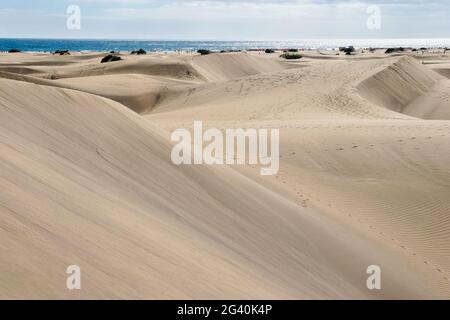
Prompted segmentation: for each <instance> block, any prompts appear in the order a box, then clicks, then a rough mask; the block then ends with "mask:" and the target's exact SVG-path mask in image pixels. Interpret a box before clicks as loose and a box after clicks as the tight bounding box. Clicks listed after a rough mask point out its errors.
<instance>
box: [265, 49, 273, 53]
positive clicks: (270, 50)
mask: <svg viewBox="0 0 450 320" xmlns="http://www.w3.org/2000/svg"><path fill="white" fill-rule="evenodd" d="M265 53H275V50H273V49H266V50H265Z"/></svg>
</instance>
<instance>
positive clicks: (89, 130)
mask: <svg viewBox="0 0 450 320" xmlns="http://www.w3.org/2000/svg"><path fill="white" fill-rule="evenodd" d="M303 54H304V56H305V57H304V58H302V59H300V60H298V61H285V60H283V59H281V58H279V57H278V56H279V54H277V53H275V54H264V53H258V52H252V53H245V52H243V53H222V54H212V55H206V56H199V55H197V54H180V53H170V54H149V55H146V56H131V55H127V54H124V55H122V56H123V58H124V60H123V61H119V62H111V63H106V64H100V59H101V57H102V56H103V54H101V53H92V54H72V55H70V56H53V55H47V54H0V78H1V79H0V149H1V152H0V189H1V190H2V192H1V193H0V298H1V299H19V298H20V299H24V298H31V299H96V298H97V299H174V298H176V299H215V298H218V299H333V298H338V299H400V298H404V299H420V298H423V299H432V298H450V282H449V279H450V258H449V257H450V246H449V243H450V219H449V216H448V213H449V209H450V199H449V197H448V195H449V193H450V183H449V181H450V162H449V161H448V159H449V154H450V142H449V141H450V140H449V137H450V122H449V121H448V120H450V111H449V110H450V109H449V108H450V103H449V96H450V85H449V81H450V80H449V79H448V72H447V71H448V70H449V67H448V66H449V65H450V55H447V56H443V55H428V56H424V55H414V54H406V55H395V56H385V55H384V54H382V53H376V54H371V53H365V54H359V55H357V56H351V57H345V56H343V55H339V56H336V55H328V54H324V53H321V52H306V53H303ZM194 120H202V121H203V122H204V125H205V127H215V128H220V129H225V128H239V127H243V128H279V129H280V137H281V141H280V149H281V150H280V155H281V158H280V171H279V172H278V174H277V175H275V176H261V175H259V169H258V168H257V167H255V166H250V165H245V166H237V165H230V166H206V165H199V166H175V165H174V164H173V163H172V162H171V160H170V152H171V148H172V143H171V142H170V133H171V131H172V130H174V129H176V128H192V126H193V121H194ZM69 265H79V266H80V267H81V270H82V290H74V291H70V290H67V288H66V277H67V275H66V274H65V270H66V268H67V266H69ZM369 265H378V266H380V267H381V270H382V289H381V290H368V289H367V287H366V279H367V277H368V275H367V274H366V269H367V267H368V266H369Z"/></svg>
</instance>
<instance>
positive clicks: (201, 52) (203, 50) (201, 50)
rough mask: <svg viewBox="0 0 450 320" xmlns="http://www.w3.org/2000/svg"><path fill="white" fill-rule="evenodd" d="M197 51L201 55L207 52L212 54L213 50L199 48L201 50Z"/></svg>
mask: <svg viewBox="0 0 450 320" xmlns="http://www.w3.org/2000/svg"><path fill="white" fill-rule="evenodd" d="M197 53H200V54H201V55H205V54H210V53H211V51H210V50H206V49H199V50H197Z"/></svg>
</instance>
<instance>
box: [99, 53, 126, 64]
mask: <svg viewBox="0 0 450 320" xmlns="http://www.w3.org/2000/svg"><path fill="white" fill-rule="evenodd" d="M120 60H122V58H121V57H119V56H114V55H112V54H109V55H107V56H106V57H104V58H103V59H102V61H101V63H106V62H113V61H120Z"/></svg>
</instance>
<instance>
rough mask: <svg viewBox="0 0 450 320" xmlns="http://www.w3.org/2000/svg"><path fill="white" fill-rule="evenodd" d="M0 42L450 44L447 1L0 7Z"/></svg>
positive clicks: (208, 0)
mask: <svg viewBox="0 0 450 320" xmlns="http://www.w3.org/2000/svg"><path fill="white" fill-rule="evenodd" d="M73 5H75V6H77V7H71V6H73ZM73 8H77V10H78V9H79V12H80V15H79V18H78V15H76V13H77V10H75V11H70V12H69V13H68V9H73ZM74 13H75V15H73V14H74ZM68 20H69V22H70V23H69V24H70V27H68V23H67V22H68ZM78 21H80V24H79V25H78V24H77V23H75V24H74V22H78ZM78 26H79V28H78ZM0 38H80V39H167V40H295V39H312V38H315V39H317V38H320V39H335V38H339V39H342V38H344V39H348V38H450V0H379V1H376V0H359V1H358V0H280V1H276V0H176V1H174V0H1V1H0Z"/></svg>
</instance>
